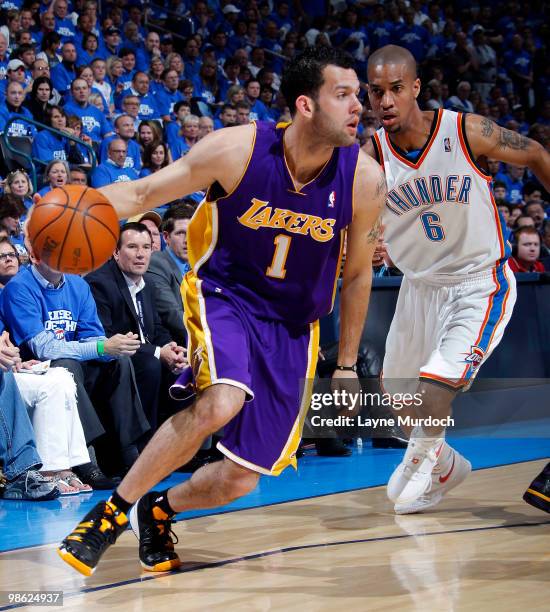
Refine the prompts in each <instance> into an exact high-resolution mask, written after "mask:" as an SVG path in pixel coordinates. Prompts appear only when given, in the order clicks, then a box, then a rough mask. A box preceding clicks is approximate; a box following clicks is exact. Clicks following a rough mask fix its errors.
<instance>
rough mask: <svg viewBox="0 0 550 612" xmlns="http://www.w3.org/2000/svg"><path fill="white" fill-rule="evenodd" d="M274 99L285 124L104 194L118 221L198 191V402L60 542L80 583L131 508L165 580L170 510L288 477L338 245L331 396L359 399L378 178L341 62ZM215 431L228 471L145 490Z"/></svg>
mask: <svg viewBox="0 0 550 612" xmlns="http://www.w3.org/2000/svg"><path fill="white" fill-rule="evenodd" d="M281 90H282V92H283V94H284V96H285V99H286V100H287V103H288V105H289V108H290V110H291V114H292V117H293V121H292V123H291V124H290V125H280V126H275V125H274V124H267V123H258V124H250V125H247V126H239V127H232V128H228V129H222V130H219V131H216V132H213V133H212V134H210V135H208V136H207V137H205V138H204V139H203V140H201V141H200V142H198V143H197V144H196V145H195V146H194V147H193V148H192V149H191V151H190V152H189V153H188V154H187V155H186V156H185V157H183V158H181V159H180V160H178V161H176V162H175V163H173V164H172V165H170V166H168V167H167V168H165V169H163V170H162V171H160V172H157V173H155V174H153V175H151V176H150V177H147V178H145V179H142V180H139V181H136V182H133V183H126V184H125V185H124V186H122V185H109V186H107V187H104V188H103V189H102V191H103V193H104V194H105V196H107V197H108V198H109V199H110V201H111V202H112V203H113V204H114V206H115V207H116V208H117V210H118V213H119V215H120V217H130V216H132V215H135V214H137V213H139V212H141V211H144V210H149V209H151V208H153V207H155V206H157V205H159V204H161V203H163V202H167V201H170V200H175V199H177V198H180V197H182V196H184V195H185V194H187V193H191V192H194V191H197V190H199V189H204V188H208V191H207V195H206V198H205V200H204V201H203V202H202V203H201V205H200V206H199V208H198V210H197V211H196V213H195V215H194V217H193V219H192V221H191V223H190V226H189V229H188V252H189V261H190V264H191V266H192V270H191V271H190V272H189V273H188V274H187V275H186V277H185V280H184V283H183V288H182V293H183V299H184V305H185V324H186V327H187V331H188V335H189V345H188V355H189V360H190V363H191V366H192V369H193V375H194V384H195V388H196V391H197V394H198V395H197V400H196V401H195V403H194V405H193V406H192V407H191V408H189V409H187V410H185V411H183V412H180V413H178V414H177V415H175V416H174V417H172V418H171V419H169V420H168V421H167V422H166V423H164V424H163V425H162V427H161V428H160V429H159V431H158V432H157V433H156V434H155V436H154V437H153V439H152V440H151V442H150V443H149V445H148V446H147V448H146V449H145V450H144V451H143V453H142V454H141V456H140V457H139V459H138V460H137V461H136V463H135V464H134V466H133V467H132V469H131V470H130V471H129V472H128V474H127V475H126V477H125V478H124V480H123V481H122V483H121V484H120V485H119V487H118V489H117V490H116V491H115V493H114V494H113V496H112V497H111V498H110V499H109V501H107V502H100V503H99V504H98V505H97V506H96V507H95V508H94V509H93V510H92V511H91V512H90V513H89V514H88V515H87V516H86V517H85V518H84V519H83V521H82V522H81V523H80V524H79V525H78V527H77V528H76V529H75V531H73V532H72V533H71V534H70V535H69V536H68V537H67V538H65V540H63V543H62V544H61V546H60V548H59V554H60V556H61V557H62V558H63V560H65V561H66V562H67V563H69V564H70V565H71V566H73V567H74V568H76V569H77V570H78V571H80V572H81V573H83V574H85V575H90V574H91V573H92V572H93V571H94V568H95V566H96V565H97V563H98V561H99V559H100V557H101V555H102V554H103V552H104V551H105V550H106V548H107V547H108V546H109V545H111V544H113V543H114V542H115V540H116V538H117V537H118V535H119V534H120V533H121V532H122V531H123V530H124V529H125V528H126V526H127V524H128V518H127V517H126V514H127V513H128V511H129V510H130V507H131V506H132V504H134V505H133V507H132V510H131V513H130V523H131V526H132V528H133V529H134V531H135V533H136V535H137V536H138V538H139V541H140V545H139V556H140V560H141V564H142V566H143V567H144V568H145V569H148V570H151V571H166V570H169V569H172V568H175V567H178V566H179V565H180V560H179V558H178V556H177V554H176V553H175V552H174V546H173V543H172V540H171V538H170V522H171V519H172V517H173V516H174V514H175V513H176V512H183V511H184V510H191V509H194V508H212V507H216V506H220V505H223V504H227V503H229V502H231V501H233V500H235V499H237V498H239V497H241V496H243V495H246V494H247V493H249V492H250V491H252V490H253V489H254V488H255V486H256V484H257V482H258V478H259V475H260V474H270V475H278V474H280V473H281V471H282V470H283V469H284V468H285V467H287V466H288V465H293V466H296V458H295V453H296V450H297V448H298V443H299V441H300V436H301V430H302V425H303V421H304V418H305V413H306V411H307V408H308V405H309V390H310V386H311V385H310V384H308V383H307V381H308V380H309V381H311V379H312V378H313V376H314V372H315V366H316V360H317V353H318V341H319V327H318V322H317V320H318V319H319V317H321V316H323V315H325V314H326V313H328V312H329V311H330V310H331V308H332V303H333V299H334V295H335V291H336V282H337V279H338V276H339V270H340V265H341V258H342V252H343V248H344V240H345V239H346V240H347V242H346V245H347V246H346V248H347V251H346V263H345V267H344V272H343V284H342V293H341V309H340V312H341V333H340V350H339V360H338V369H337V370H336V372H335V373H334V377H333V385H334V386H335V387H336V388H342V389H344V388H346V389H348V390H350V389H353V391H358V390H360V387H359V385H358V380H357V375H356V374H355V362H356V357H357V350H358V346H359V341H360V336H361V330H362V328H363V323H364V320H365V315H366V310H367V304H368V300H369V295H370V286H371V270H372V255H373V252H374V249H375V247H376V244H377V240H378V230H379V220H378V217H379V214H380V212H381V210H382V208H383V206H384V202H385V197H386V183H385V177H384V174H383V172H382V171H381V169H380V166H379V165H378V164H377V163H376V162H375V161H374V160H373V159H371V158H370V157H369V156H368V155H366V154H365V153H364V152H362V151H360V150H359V148H358V146H357V145H356V144H355V138H356V130H357V125H358V122H359V117H360V114H361V110H362V108H361V104H360V102H359V100H358V98H357V94H358V91H359V81H358V79H357V75H356V74H355V71H354V70H353V61H352V60H351V59H350V58H349V57H348V56H347V55H345V54H343V53H342V52H341V51H338V50H334V49H328V48H319V49H309V50H307V51H306V52H305V53H304V54H303V55H302V56H301V57H299V58H297V59H296V60H293V62H292V63H291V64H290V65H289V66H288V69H287V70H286V72H285V75H284V78H283V82H282V86H281ZM346 236H347V238H346ZM303 379H306V384H305V388H303V389H301V385H300V381H301V380H303ZM302 387H303V385H302ZM222 427H223V428H224V435H223V438H222V440H221V442H220V444H219V446H218V448H219V449H220V450H221V452H222V453H223V454H224V455H225V459H224V460H223V461H220V462H218V463H213V464H210V465H206V466H204V467H202V468H201V469H200V470H198V471H197V472H195V473H194V474H193V476H192V478H191V479H190V480H188V481H187V482H185V483H182V484H181V485H178V486H177V487H174V488H172V489H170V490H167V491H162V492H158V493H157V492H151V493H148V491H149V490H150V489H151V487H153V486H155V485H156V484H157V483H158V482H159V481H160V480H162V479H163V478H165V477H166V476H168V475H169V474H170V473H171V472H172V471H173V470H175V469H176V468H177V467H179V466H180V465H183V464H184V463H186V462H187V461H188V460H189V459H190V458H191V457H192V456H193V455H194V454H195V452H196V451H197V450H198V448H199V447H200V445H201V443H202V441H203V440H204V439H205V438H206V437H207V436H208V435H210V434H212V433H213V432H216V431H218V430H219V429H220V428H222ZM136 502H137V503H136Z"/></svg>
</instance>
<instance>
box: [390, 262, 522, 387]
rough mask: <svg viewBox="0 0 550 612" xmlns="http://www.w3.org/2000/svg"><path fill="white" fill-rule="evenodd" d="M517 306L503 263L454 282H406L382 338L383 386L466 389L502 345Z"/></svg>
mask: <svg viewBox="0 0 550 612" xmlns="http://www.w3.org/2000/svg"><path fill="white" fill-rule="evenodd" d="M443 283H445V284H443ZM515 302H516V280H515V278H514V275H513V273H512V272H511V270H510V268H509V267H508V264H507V263H504V264H499V265H498V266H496V267H495V268H494V269H493V270H489V271H486V272H480V273H477V274H472V275H470V276H468V277H466V278H464V277H459V278H457V280H456V283H453V278H452V277H450V278H449V277H447V278H446V279H445V280H444V281H443V280H441V281H440V280H439V279H437V280H432V279H430V280H428V281H426V280H410V279H408V278H406V277H404V278H403V282H402V284H401V290H400V291H399V297H398V300H397V307H396V310H395V315H394V317H393V321H392V324H391V327H390V331H389V333H388V337H387V339H386V355H385V357H384V367H383V374H382V376H383V381H384V386H385V387H388V390H389V387H394V384H393V383H391V382H390V381H391V380H392V379H393V380H396V381H397V379H401V380H403V379H408V380H412V379H415V380H418V379H420V380H427V381H432V382H438V383H441V384H443V385H447V386H449V387H451V388H453V389H456V390H459V389H463V388H466V387H468V386H469V385H470V384H471V383H472V381H473V379H474V377H475V375H476V373H477V371H478V369H479V367H480V366H481V364H482V363H483V362H484V361H485V360H486V359H487V358H488V357H489V355H490V354H491V353H492V351H493V350H494V349H495V347H496V346H497V345H498V343H499V342H500V341H501V339H502V336H503V333H504V329H505V327H506V325H507V323H508V321H509V320H510V317H511V316H512V310H513V308H514V304H515Z"/></svg>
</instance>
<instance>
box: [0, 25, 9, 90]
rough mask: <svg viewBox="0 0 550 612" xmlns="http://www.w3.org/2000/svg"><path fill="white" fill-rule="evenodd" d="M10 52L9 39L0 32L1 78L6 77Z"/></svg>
mask: <svg viewBox="0 0 550 612" xmlns="http://www.w3.org/2000/svg"><path fill="white" fill-rule="evenodd" d="M8 62H9V53H8V39H7V38H6V37H5V36H4V34H2V33H1V32H0V79H5V78H6V73H7V71H8Z"/></svg>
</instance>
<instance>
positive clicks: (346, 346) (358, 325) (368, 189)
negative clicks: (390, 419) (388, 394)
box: [338, 152, 387, 365]
mask: <svg viewBox="0 0 550 612" xmlns="http://www.w3.org/2000/svg"><path fill="white" fill-rule="evenodd" d="M359 155H360V159H359V162H358V163H359V167H358V169H357V173H356V180H355V185H354V202H355V205H354V215H353V221H352V223H351V225H350V227H349V229H348V237H347V250H346V264H345V266H344V274H343V279H342V292H341V295H340V346H339V351H338V364H339V365H353V364H354V363H355V362H356V360H357V351H358V349H359V342H360V340H361V333H362V331H363V326H364V324H365V318H366V315H367V307H368V303H369V298H370V290H371V284H372V257H373V254H374V250H375V248H376V245H377V244H378V236H379V233H380V214H381V212H382V210H383V207H384V205H385V202H386V193H387V188H386V177H385V175H384V172H383V171H382V169H381V168H380V166H379V165H378V164H377V163H376V161H375V160H374V159H372V158H370V157H368V156H367V154H365V153H364V152H360V154H359Z"/></svg>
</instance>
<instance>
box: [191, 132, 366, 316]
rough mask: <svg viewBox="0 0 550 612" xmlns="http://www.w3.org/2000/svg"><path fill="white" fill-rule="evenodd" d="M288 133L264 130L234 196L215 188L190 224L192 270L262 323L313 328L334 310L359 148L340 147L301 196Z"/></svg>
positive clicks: (301, 192) (253, 148)
mask: <svg viewBox="0 0 550 612" xmlns="http://www.w3.org/2000/svg"><path fill="white" fill-rule="evenodd" d="M285 127H286V126H284V125H281V126H275V125H274V124H273V123H261V122H260V123H257V124H256V126H255V138H254V143H253V147H252V153H251V155H250V159H249V160H248V164H247V167H246V169H245V172H244V174H243V176H242V178H241V180H240V182H239V184H238V185H237V187H236V188H235V189H234V190H233V191H232V192H231V193H229V194H225V193H224V192H223V190H222V189H221V188H220V186H219V185H217V184H214V185H213V186H212V187H211V188H210V189H209V191H208V193H207V195H206V198H205V199H204V200H203V202H202V203H201V204H200V206H199V208H198V209H197V212H196V213H195V215H194V217H193V219H192V221H191V223H190V225H189V229H188V234H187V235H188V251H189V263H190V264H191V266H192V273H193V274H195V275H197V276H198V278H199V279H200V280H203V281H207V282H208V283H209V284H210V283H212V286H214V287H215V290H216V291H218V292H221V293H225V294H227V295H228V296H229V297H231V298H233V299H237V300H239V301H240V302H243V303H244V305H245V306H246V308H247V309H248V310H249V312H251V313H252V314H254V315H255V316H257V317H260V318H266V319H274V320H285V321H289V322H296V323H309V322H312V321H315V320H317V319H318V318H319V317H321V316H323V315H325V314H327V313H328V312H330V310H331V308H332V303H333V300H334V293H335V289H336V281H337V279H338V274H339V270H340V263H341V258H342V251H343V247H344V231H345V228H346V226H348V225H349V223H350V222H351V219H352V216H353V183H354V178H355V170H356V166H357V160H358V155H359V147H358V146H357V145H354V146H352V147H340V148H335V149H334V152H333V155H332V157H331V158H330V160H329V161H328V162H327V163H326V164H325V166H324V167H323V168H322V169H321V170H320V171H319V173H318V174H317V176H316V177H315V178H314V179H313V180H311V181H310V182H309V183H307V184H305V185H304V186H303V187H301V188H300V189H297V188H296V186H295V184H294V181H293V179H292V176H291V174H290V171H289V169H288V166H287V163H286V159H285V154H284V147H283V136H284V132H285Z"/></svg>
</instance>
